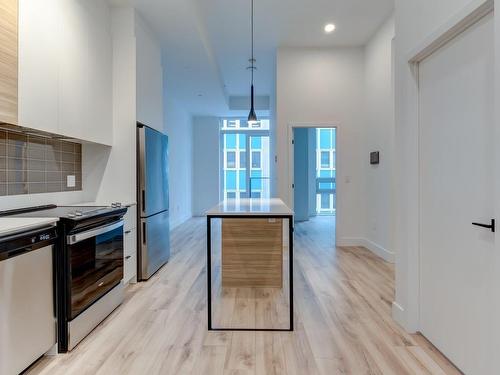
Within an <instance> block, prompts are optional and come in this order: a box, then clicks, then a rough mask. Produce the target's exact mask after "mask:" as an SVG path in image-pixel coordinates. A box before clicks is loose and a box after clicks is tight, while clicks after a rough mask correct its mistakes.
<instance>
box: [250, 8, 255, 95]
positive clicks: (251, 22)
mask: <svg viewBox="0 0 500 375" xmlns="http://www.w3.org/2000/svg"><path fill="white" fill-rule="evenodd" d="M250 24H251V25H252V32H251V35H252V43H251V44H252V60H251V63H252V64H251V65H252V66H251V68H250V70H251V71H252V85H253V71H254V69H255V67H254V63H255V59H254V57H253V0H252V15H251V19H250Z"/></svg>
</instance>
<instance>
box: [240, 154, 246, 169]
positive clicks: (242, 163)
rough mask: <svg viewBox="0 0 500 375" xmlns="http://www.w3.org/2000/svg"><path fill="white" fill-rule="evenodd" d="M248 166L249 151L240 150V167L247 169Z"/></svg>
mask: <svg viewBox="0 0 500 375" xmlns="http://www.w3.org/2000/svg"><path fill="white" fill-rule="evenodd" d="M246 167H247V153H246V151H240V168H242V169H246Z"/></svg>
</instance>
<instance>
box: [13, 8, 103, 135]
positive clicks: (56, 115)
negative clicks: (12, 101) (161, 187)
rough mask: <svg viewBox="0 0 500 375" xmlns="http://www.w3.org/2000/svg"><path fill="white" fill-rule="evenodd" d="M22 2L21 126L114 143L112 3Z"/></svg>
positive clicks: (20, 12)
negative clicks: (109, 4) (110, 11)
mask: <svg viewBox="0 0 500 375" xmlns="http://www.w3.org/2000/svg"><path fill="white" fill-rule="evenodd" d="M19 4H20V9H19V20H20V25H19V39H20V41H19V61H20V62H19V85H20V88H19V124H20V125H22V126H26V127H30V128H35V129H39V130H44V131H49V132H53V133H57V134H61V135H64V136H67V137H71V138H77V139H81V140H84V141H90V142H97V143H102V144H107V145H111V144H112V136H113V134H112V129H113V124H112V39H111V32H110V27H111V18H110V14H109V8H108V6H107V5H106V2H103V1H100V0H86V1H79V0H44V1H39V0H20V2H19Z"/></svg>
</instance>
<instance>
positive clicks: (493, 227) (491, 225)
mask: <svg viewBox="0 0 500 375" xmlns="http://www.w3.org/2000/svg"><path fill="white" fill-rule="evenodd" d="M472 225H475V226H477V227H481V228H487V229H491V231H492V232H495V219H491V224H482V223H472Z"/></svg>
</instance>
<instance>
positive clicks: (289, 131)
mask: <svg viewBox="0 0 500 375" xmlns="http://www.w3.org/2000/svg"><path fill="white" fill-rule="evenodd" d="M316 128H327V129H335V158H336V160H335V179H336V181H335V187H336V191H335V244H337V238H338V237H337V235H338V224H339V220H338V217H339V213H340V212H341V210H340V209H339V205H338V202H339V186H340V184H339V183H338V176H339V175H340V173H339V172H340V171H341V167H340V160H341V159H340V157H339V156H340V151H339V145H340V142H339V139H340V138H339V134H340V133H339V129H340V125H339V124H338V123H337V124H336V125H335V124H334V123H329V124H324V123H290V124H288V127H287V142H288V194H289V195H288V196H289V197H290V206H291V207H290V208H291V209H292V210H293V209H294V205H295V189H294V188H293V187H292V186H293V183H294V164H295V158H294V157H295V154H294V145H293V143H292V141H293V135H294V129H316Z"/></svg>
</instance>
